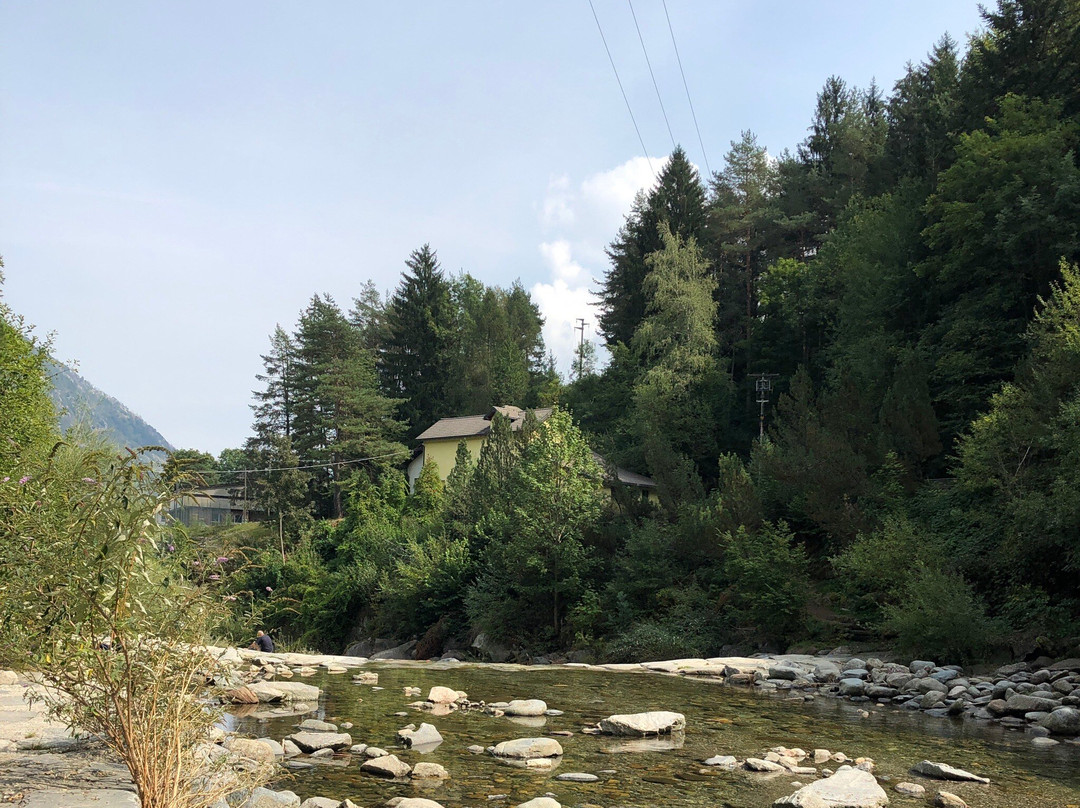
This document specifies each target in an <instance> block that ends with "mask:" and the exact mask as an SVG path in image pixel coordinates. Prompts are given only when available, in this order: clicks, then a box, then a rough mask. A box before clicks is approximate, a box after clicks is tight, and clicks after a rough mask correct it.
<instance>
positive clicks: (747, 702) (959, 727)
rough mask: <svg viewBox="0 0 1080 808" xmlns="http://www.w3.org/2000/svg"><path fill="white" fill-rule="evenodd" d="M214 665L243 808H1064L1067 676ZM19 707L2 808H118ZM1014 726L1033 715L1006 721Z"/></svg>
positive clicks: (1069, 787) (100, 775)
mask: <svg viewBox="0 0 1080 808" xmlns="http://www.w3.org/2000/svg"><path fill="white" fill-rule="evenodd" d="M222 653H223V654H224V655H225V656H226V658H227V659H229V660H230V661H231V662H232V663H233V666H234V675H233V676H231V677H229V679H228V681H222V682H220V683H219V684H220V685H221V687H220V688H219V693H220V694H221V696H222V697H224V698H227V699H228V700H229V701H241V702H246V703H243V704H240V705H237V706H236V707H234V708H233V709H234V710H235V714H234V717H233V718H232V719H231V720H230V723H229V725H228V726H227V727H226V728H225V729H226V730H228V731H227V732H224V731H223V733H222V735H221V738H220V739H219V740H220V743H221V747H222V749H226V750H227V751H228V752H229V753H230V754H233V755H247V756H251V757H252V758H253V759H261V760H264V761H266V762H273V763H275V764H276V765H278V766H279V767H280V771H282V772H283V779H280V780H278V781H276V782H275V783H273V784H271V785H272V786H273V787H272V788H271V789H265V790H259V791H258V792H256V793H254V794H251V795H248V798H247V802H248V806H247V808H269V806H282V807H284V806H290V807H291V808H296V806H300V805H301V804H303V806H304V808H337V806H339V805H343V806H345V808H348V807H349V806H350V805H355V806H363V805H366V806H375V805H384V804H390V802H392V801H393V800H395V799H398V798H403V799H404V800H405V801H404V802H399V803H398V808H432V807H433V806H437V805H444V806H455V805H486V804H495V805H506V806H514V805H519V804H520V805H528V806H529V808H553V806H555V805H557V804H563V805H592V806H616V805H618V806H631V805H655V804H679V805H707V804H708V805H711V804H722V803H724V802H725V801H726V803H727V804H728V805H731V806H738V808H751V807H752V806H759V805H760V806H769V805H776V806H803V808H814V807H815V806H820V805H827V806H833V808H836V807H837V806H839V805H852V806H853V808H854V806H863V805H883V804H885V802H883V801H881V798H882V795H883V794H884V795H886V799H888V800H890V804H910V805H926V804H939V805H945V806H962V805H969V806H971V808H999V806H1001V807H1003V806H1009V808H1026V807H1027V806H1032V807H1033V806H1036V805H1038V806H1042V805H1069V804H1074V803H1075V804H1080V777H1078V776H1077V772H1076V766H1075V763H1076V761H1077V755H1078V754H1080V746H1078V745H1077V744H1076V736H1075V733H1072V734H1069V733H1067V732H1061V731H1059V730H1058V729H1057V728H1058V727H1061V728H1068V727H1070V726H1071V724H1069V723H1068V720H1071V719H1069V715H1070V713H1069V712H1068V711H1071V710H1075V709H1076V700H1077V697H1080V691H1078V690H1077V682H1078V678H1080V677H1078V673H1080V670H1078V668H1080V666H1074V665H1073V662H1072V661H1068V660H1062V661H1050V662H1049V663H1048V664H1044V665H1038V666H1034V667H1032V666H1028V665H1025V666H1023V667H1022V668H1021V667H1018V666H1013V667H1006V668H1003V669H999V670H998V671H996V672H993V673H991V674H987V675H981V676H972V675H965V672H964V671H962V670H960V669H958V668H953V667H948V666H935V665H933V664H930V663H929V662H925V663H924V662H921V661H918V660H916V661H913V662H911V663H908V664H906V665H900V664H897V663H885V662H881V661H879V660H877V659H875V658H873V657H872V656H871V657H867V658H854V657H850V656H848V655H846V654H837V655H831V656H801V655H787V656H779V657H772V658H760V659H759V658H741V657H740V658H731V657H728V658H722V659H720V658H717V659H692V660H672V661H664V662H649V663H643V664H641V665H601V666H590V665H583V664H577V665H568V666H547V667H523V666H516V665H472V664H462V663H459V662H457V661H450V660H445V661H442V662H437V663H434V664H432V663H377V662H376V663H373V662H370V661H368V660H364V659H362V658H355V657H323V656H310V655H291V654H275V655H266V654H257V653H254V652H239V651H236V650H235V649H229V650H227V651H225V650H223V651H222ZM628 672H632V673H637V674H641V675H640V676H626V675H625V674H626V673H628ZM655 677H660V678H655ZM0 681H3V679H0ZM716 684H724V685H734V686H737V687H723V688H719V689H717V688H716V687H715V685H716ZM860 685H861V687H860ZM941 687H944V688H945V689H944V690H942V689H941ZM877 688H886V690H879V689H877ZM24 690H25V683H17V684H14V685H6V686H0V770H2V771H3V772H4V774H2V775H0V801H2V800H4V799H6V800H7V801H8V802H22V803H23V804H26V805H32V806H35V808H44V806H54V808H75V806H79V807H80V808H81V806H83V805H88V804H93V805H97V806H106V807H107V808H111V806H117V807H118V808H119V806H129V805H137V801H136V800H135V797H134V794H133V793H132V790H131V785H130V781H129V780H128V779H127V778H126V776H125V775H126V772H124V771H123V767H118V766H117V765H116V764H115V763H112V762H110V761H109V760H108V759H107V757H106V756H105V755H104V754H103V752H102V750H101V749H100V748H95V747H94V745H93V744H88V743H86V742H84V741H79V740H76V739H71V738H67V737H66V735H65V734H64V733H63V732H62V730H59V729H58V728H56V727H51V726H49V725H47V724H46V723H44V722H43V721H42V720H41V717H40V715H36V714H34V713H33V712H32V711H29V710H27V709H26V708H25V705H23V704H22V702H21V696H22V692H23V691H24ZM891 691H895V692H891ZM1074 691H1076V692H1077V696H1073V695H1072V694H1073V692H1074ZM1048 694H1049V695H1048ZM765 696H768V698H765ZM1029 700H1031V701H1029ZM1034 700H1043V701H1034ZM997 702H1000V703H1001V704H999V703H997ZM958 705H959V706H958ZM1032 705H1034V706H1037V707H1042V708H1045V709H1038V710H1024V712H1023V713H1020V712H1019V710H1020V709H1021V708H1022V707H1027V706H1032ZM1002 706H1003V709H1001V708H1002ZM605 708H607V709H605ZM639 708H641V709H639ZM1055 715H1057V717H1054V716H1055ZM1059 721H1060V722H1061V723H1058V724H1055V722H1059ZM590 738H592V739H593V740H589V739H590ZM1048 742H1049V743H1048ZM33 747H41V748H39V749H35V748H33ZM1025 748H1026V749H1027V750H1029V751H1026V752H1025V751H1024V749H1025ZM3 750H6V751H3ZM841 750H842V751H841ZM46 756H51V757H46ZM952 771H960V772H963V773H965V774H966V775H970V777H969V778H967V779H958V780H952V779H947V778H949V777H950V774H949V773H950V772H952ZM1070 772H1071V776H1070ZM286 773H287V774H286ZM942 777H944V778H946V779H940V778H942ZM867 778H869V779H867ZM980 780H989V781H990V783H985V782H980ZM871 786H873V787H871ZM88 794H90V796H92V797H93V799H94V800H97V801H95V802H92V803H88V802H86V797H87V795H88ZM851 794H855V795H856V796H858V795H859V794H862V795H863V796H861V797H858V799H861V800H862V801H861V802H856V801H854V800H855V799H856V797H855V796H850V795H851ZM837 795H841V796H840V797H838V796H837ZM841 797H842V798H843V799H848V800H849V801H848V802H838V801H837V800H838V799H840V798H841ZM35 800H36V802H35ZM80 800H82V801H81V802H80ZM102 800H103V801H102ZM349 800H352V802H351V803H350V802H348V801H349ZM537 800H539V802H537ZM875 800H876V801H875ZM1047 800H1052V801H1049V802H1048V801H1047ZM221 808H224V806H222V807H221Z"/></svg>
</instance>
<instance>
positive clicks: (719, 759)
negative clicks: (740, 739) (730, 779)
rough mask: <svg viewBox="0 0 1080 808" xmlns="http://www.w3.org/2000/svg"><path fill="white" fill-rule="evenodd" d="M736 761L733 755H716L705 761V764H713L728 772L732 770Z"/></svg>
mask: <svg viewBox="0 0 1080 808" xmlns="http://www.w3.org/2000/svg"><path fill="white" fill-rule="evenodd" d="M738 763H739V761H737V760H736V759H735V756H734V755H716V756H714V757H711V758H709V759H708V760H706V761H705V765H706V766H715V767H716V768H718V769H723V770H725V771H729V772H730V771H734V769H735V767H736V766H737V765H738Z"/></svg>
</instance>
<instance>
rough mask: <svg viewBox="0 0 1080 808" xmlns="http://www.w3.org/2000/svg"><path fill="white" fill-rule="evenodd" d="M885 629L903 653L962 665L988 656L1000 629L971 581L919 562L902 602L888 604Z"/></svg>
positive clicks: (901, 599)
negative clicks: (949, 660)
mask: <svg viewBox="0 0 1080 808" xmlns="http://www.w3.org/2000/svg"><path fill="white" fill-rule="evenodd" d="M884 629H885V630H886V631H888V632H891V633H893V634H895V635H896V649H897V651H899V652H900V653H903V654H908V655H914V654H923V655H926V656H929V657H930V658H931V659H955V660H957V661H959V662H960V663H965V662H970V661H972V660H975V659H984V658H986V656H987V655H988V654H989V653H990V652H991V651H993V649H994V647H995V645H997V644H999V643H1000V631H999V628H998V626H997V625H996V624H995V622H994V621H993V620H990V619H989V618H988V617H987V615H986V609H985V607H984V605H983V603H982V601H981V600H980V599H979V597H978V596H977V595H976V594H975V592H974V591H973V589H972V587H971V585H970V584H969V583H968V582H967V581H965V580H964V578H963V577H962V576H961V575H960V574H959V573H956V572H951V571H948V570H945V569H940V568H937V567H930V566H926V565H922V564H920V565H918V566H917V568H916V569H915V570H914V571H913V573H912V575H911V577H910V579H909V580H908V583H907V586H906V587H905V588H904V590H903V592H902V594H901V596H900V599H899V602H898V603H896V604H895V605H890V606H887V607H886V608H885V622H884Z"/></svg>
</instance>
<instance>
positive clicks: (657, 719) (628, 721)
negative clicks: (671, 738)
mask: <svg viewBox="0 0 1080 808" xmlns="http://www.w3.org/2000/svg"><path fill="white" fill-rule="evenodd" d="M598 726H599V727H600V731H601V732H602V733H604V734H605V735H667V734H668V733H671V732H679V731H680V730H683V729H686V717H685V716H684V715H683V714H682V713H672V712H667V711H657V712H651V713H634V714H632V715H611V716H608V717H607V718H605V719H603V720H602V721H600V723H599V725H598Z"/></svg>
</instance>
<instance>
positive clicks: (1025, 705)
mask: <svg viewBox="0 0 1080 808" xmlns="http://www.w3.org/2000/svg"><path fill="white" fill-rule="evenodd" d="M1057 706H1058V703H1057V702H1056V701H1054V700H1053V699H1046V698H1041V697H1039V696H1025V695H1023V694H1022V693H1017V694H1016V695H1015V696H1010V697H1009V698H1008V699H1006V700H1005V711H1006V712H1007V713H1009V714H1010V715H1024V714H1025V713H1035V712H1042V713H1048V712H1050V711H1051V710H1053V709H1054V708H1055V707H1057Z"/></svg>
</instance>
